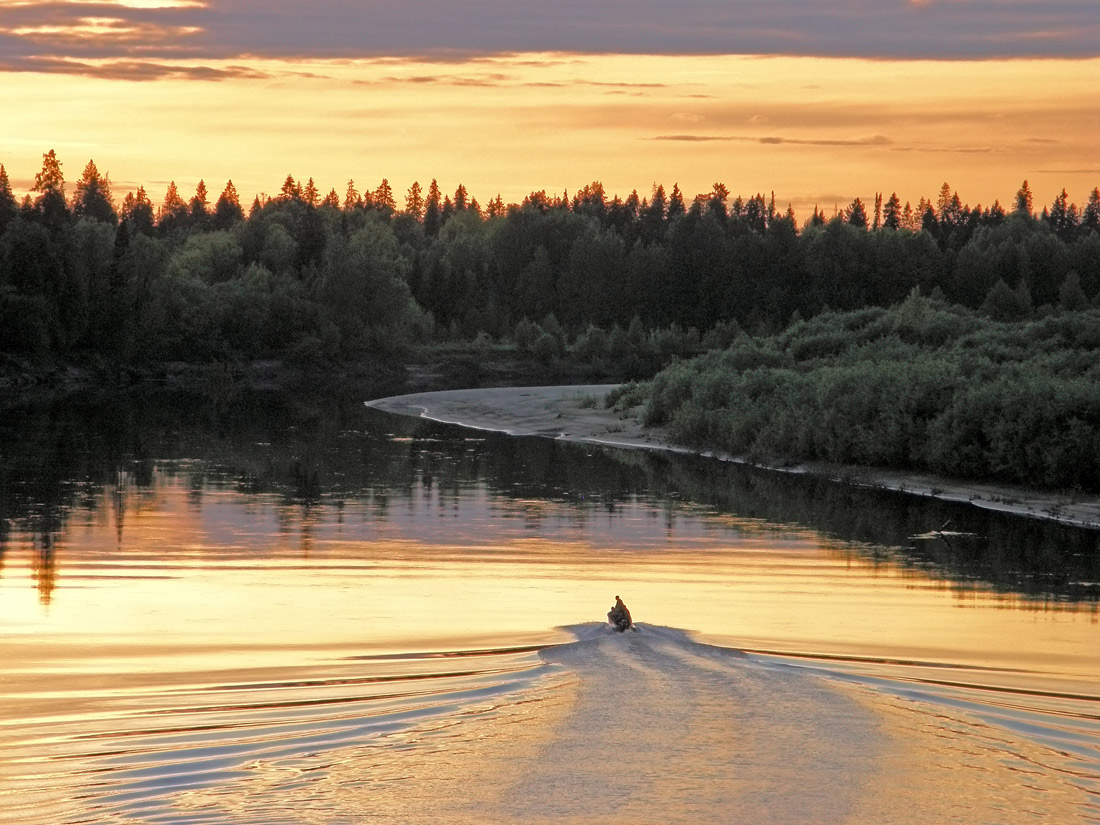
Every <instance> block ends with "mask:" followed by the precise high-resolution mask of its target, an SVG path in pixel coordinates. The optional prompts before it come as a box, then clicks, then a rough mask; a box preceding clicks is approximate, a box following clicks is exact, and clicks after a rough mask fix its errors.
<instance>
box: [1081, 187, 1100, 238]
mask: <svg viewBox="0 0 1100 825" xmlns="http://www.w3.org/2000/svg"><path fill="white" fill-rule="evenodd" d="M1081 226H1082V227H1083V228H1084V229H1085V231H1086V232H1087V231H1089V230H1092V231H1094V232H1100V187H1097V188H1095V189H1093V190H1092V192H1090V193H1089V202H1088V205H1087V206H1086V207H1085V211H1084V212H1083V213H1082V215H1081Z"/></svg>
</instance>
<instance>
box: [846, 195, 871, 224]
mask: <svg viewBox="0 0 1100 825" xmlns="http://www.w3.org/2000/svg"><path fill="white" fill-rule="evenodd" d="M845 215H846V217H847V219H848V223H850V224H851V225H852V226H857V227H859V228H860V229H866V228H867V207H865V206H864V205H863V200H862V199H861V198H856V199H855V200H854V201H852V203H851V204H850V205H849V206H848V209H847V210H846V211H845Z"/></svg>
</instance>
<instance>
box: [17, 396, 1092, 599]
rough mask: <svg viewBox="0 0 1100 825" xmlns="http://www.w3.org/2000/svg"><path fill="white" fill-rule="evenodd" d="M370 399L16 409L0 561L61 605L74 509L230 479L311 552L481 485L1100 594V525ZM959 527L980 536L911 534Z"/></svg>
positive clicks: (535, 501) (188, 399)
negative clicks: (319, 536)
mask: <svg viewBox="0 0 1100 825" xmlns="http://www.w3.org/2000/svg"><path fill="white" fill-rule="evenodd" d="M366 396H367V393H366V392H363V391H360V392H356V393H355V394H354V397H351V398H347V399H341V398H339V397H337V398H332V397H311V396H308V395H297V396H295V397H293V398H291V397H287V396H278V395H275V394H257V393H249V392H239V393H235V394H234V395H233V397H232V398H230V399H229V400H226V398H225V397H222V398H221V399H220V400H219V401H218V402H217V403H215V402H212V401H207V400H203V399H201V398H197V397H195V396H191V395H185V394H180V393H168V392H161V393H157V394H150V393H145V394H140V393H135V394H132V395H129V396H126V395H123V396H120V397H117V398H114V397H113V398H111V399H107V400H102V399H96V400H94V401H88V402H70V403H66V404H56V405H46V406H43V407H39V408H34V409H24V410H18V411H11V410H8V411H5V418H4V421H3V423H2V424H0V491H2V492H0V565H2V564H3V555H4V548H5V546H10V544H11V538H10V535H11V533H12V532H13V531H15V532H19V533H22V534H24V535H27V536H29V537H32V538H33V542H34V546H35V547H36V548H38V551H37V555H36V558H35V559H34V560H33V562H32V564H33V569H34V576H35V581H36V582H37V584H38V586H39V588H40V592H41V593H42V594H43V599H44V600H47V599H48V598H49V593H50V592H51V591H52V588H53V587H54V584H55V581H56V564H55V563H56V558H55V555H56V554H55V551H54V547H55V545H54V538H55V537H61V536H63V535H64V532H65V529H66V525H67V522H68V520H69V514H70V513H71V512H72V510H73V509H74V508H80V509H86V510H90V511H95V510H97V509H99V508H103V507H112V508H113V513H112V515H113V517H114V527H115V530H116V533H117V536H118V543H119V546H120V547H122V546H123V540H124V535H125V521H126V518H127V516H128V514H130V513H133V512H135V511H136V510H139V509H141V507H142V506H143V504H144V501H145V499H155V498H156V490H155V485H156V484H157V483H158V479H166V480H170V481H172V482H173V483H180V484H181V486H182V487H183V488H184V489H186V490H188V491H189V496H190V501H191V504H192V506H193V507H196V508H197V507H201V506H202V503H203V502H202V497H203V495H204V492H206V491H209V490H211V489H215V488H221V489H231V490H235V491H238V492H240V493H241V494H243V495H246V496H265V497H274V498H275V500H276V504H277V506H276V512H277V518H278V520H279V531H280V534H281V536H282V540H283V541H284V542H286V543H287V545H288V546H296V549H298V550H300V552H302V553H303V554H308V553H309V552H310V551H311V545H312V536H313V535H314V532H315V527H316V525H317V524H318V523H319V522H320V521H321V520H323V517H324V516H325V515H326V513H327V512H328V511H329V510H330V508H336V509H337V510H338V511H340V512H342V509H341V508H342V507H343V506H344V503H345V502H351V501H358V502H360V503H363V502H367V503H369V509H370V512H371V514H372V516H371V517H372V518H374V519H377V520H379V521H385V520H386V519H387V518H388V515H387V514H388V513H389V512H390V511H391V510H392V509H393V508H400V507H406V506H407V507H413V506H420V505H419V504H418V503H419V502H427V501H431V502H433V506H435V507H438V508H440V510H442V511H446V510H450V509H456V508H457V507H458V505H459V504H460V503H461V502H462V501H463V499H464V496H465V495H466V493H467V492H468V491H469V490H470V489H471V488H473V487H475V486H476V485H484V486H485V487H487V488H488V489H489V490H490V491H491V492H492V493H493V494H494V496H496V497H497V498H498V499H499V500H500V501H502V502H503V503H502V504H500V505H499V506H500V507H503V508H505V509H506V512H507V513H508V514H509V515H514V516H516V517H518V518H520V519H522V522H523V524H524V525H525V526H526V527H528V528H530V529H532V530H537V529H538V527H539V525H540V522H541V519H542V518H543V513H544V512H545V506H544V505H543V504H542V502H545V501H546V500H547V499H549V500H552V501H554V502H556V503H558V504H564V505H567V506H566V507H565V508H564V510H565V512H566V513H567V514H568V517H569V518H571V519H575V520H576V522H577V523H578V524H580V525H583V524H584V523H585V521H586V520H587V519H589V518H590V517H592V516H593V515H594V514H597V513H601V514H602V513H608V512H611V513H613V512H615V510H616V509H617V508H618V507H619V506H620V505H621V504H622V503H624V502H630V501H633V500H635V499H637V498H639V497H652V498H653V499H655V500H657V501H663V502H665V521H666V522H667V521H668V520H669V519H671V518H673V516H674V515H675V513H676V512H678V511H679V510H681V509H682V508H683V507H685V506H691V504H692V503H694V504H695V505H698V506H701V507H702V508H703V512H705V513H709V514H712V515H713V517H714V519H715V523H716V524H719V525H720V524H721V521H722V514H732V515H734V516H736V517H737V519H738V524H739V525H743V524H744V523H745V521H746V520H750V521H751V520H758V521H759V522H760V523H761V529H768V525H774V524H781V525H798V526H801V527H804V528H807V529H812V530H816V531H820V532H821V533H823V534H825V535H826V536H827V537H832V538H835V539H836V540H837V546H836V549H835V552H844V553H854V554H858V555H859V556H860V558H861V560H862V561H864V562H868V563H872V564H875V563H879V564H887V565H897V564H900V565H902V567H903V568H908V569H911V570H912V571H913V573H914V575H926V574H929V575H932V576H933V577H936V576H942V577H943V578H944V579H945V584H947V585H948V586H950V587H952V588H953V589H955V590H956V591H957V592H959V593H960V596H962V595H964V594H965V592H966V591H967V590H968V589H970V588H973V587H984V586H986V584H985V583H988V584H991V585H993V586H994V587H995V588H996V589H997V590H999V591H1001V592H1003V593H1005V594H1013V593H1016V594H1022V595H1024V596H1025V597H1027V598H1029V599H1034V600H1038V599H1042V598H1047V599H1059V600H1067V601H1071V602H1072V601H1091V602H1096V601H1097V600H1098V597H1100V594H1098V593H1097V592H1096V591H1097V588H1095V587H1090V586H1088V584H1087V583H1088V582H1096V581H1098V580H1100V546H1098V544H1100V532H1094V531H1084V530H1075V529H1071V528H1066V527H1062V526H1059V525H1056V524H1051V523H1045V522H1040V521H1035V520H1028V519H1020V518H1009V517H1005V516H1002V515H998V514H995V513H989V512H985V511H981V510H978V509H977V508H974V507H970V506H967V505H954V504H949V503H945V502H942V501H934V500H928V499H919V498H916V497H914V496H909V495H904V494H896V493H888V492H882V491H874V490H862V489H857V488H854V487H850V486H845V485H838V484H834V483H830V482H827V481H824V480H822V479H817V478H812V477H805V476H796V475H788V474H782V473H774V472H765V471H760V470H755V469H752V468H746V467H741V466H738V465H731V464H725V463H721V462H716V461H710V460H704V459H698V458H693V457H691V456H682V455H673V454H660V453H650V452H648V451H628V450H615V449H610V448H598V447H591V446H585V445H570V444H562V443H560V442H554V441H551V440H548V439H537V438H522V439H521V438H510V437H506V436H496V435H492V434H484V433H477V434H475V433H472V432H471V431H469V430H462V429H458V428H452V427H446V426H442V425H436V424H433V423H431V422H427V421H421V420H418V419H413V418H404V417H399V416H391V415H387V414H385V413H379V412H377V411H374V410H368V409H366V408H365V407H364V406H363V404H362V401H361V399H362V398H363V397H366ZM494 506H498V505H494ZM556 512H557V513H558V514H559V515H560V513H561V512H562V508H556ZM948 521H950V523H951V529H952V530H957V531H959V532H963V533H973V534H975V535H976V537H975V538H965V537H960V538H957V539H951V538H948V539H936V540H930V541H919V542H918V541H914V540H913V539H912V538H911V537H912V536H914V535H918V534H922V533H927V532H928V531H929V530H935V529H937V528H939V527H940V526H941V525H943V524H944V523H945V522H948ZM666 527H667V524H662V523H661V522H659V521H655V522H654V525H653V529H655V530H660V529H665V528H666ZM883 548H889V549H886V550H884V549H883ZM9 552H10V551H9ZM0 573H2V567H0ZM1035 604H1036V605H1038V604H1040V602H1039V601H1035Z"/></svg>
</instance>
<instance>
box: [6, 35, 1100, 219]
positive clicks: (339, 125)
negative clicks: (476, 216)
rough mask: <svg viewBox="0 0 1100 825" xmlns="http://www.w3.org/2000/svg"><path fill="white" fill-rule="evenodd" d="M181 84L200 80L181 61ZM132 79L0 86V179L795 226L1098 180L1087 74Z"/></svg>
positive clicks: (778, 67) (720, 67) (419, 71)
mask: <svg viewBox="0 0 1100 825" xmlns="http://www.w3.org/2000/svg"><path fill="white" fill-rule="evenodd" d="M193 67H194V68H199V67H200V64H199V63H195V64H194V66H193ZM201 67H205V68H206V69H210V70H214V71H219V72H221V73H222V74H221V79H220V80H217V81H205V80H196V79H194V77H193V76H192V75H187V74H184V76H178V77H173V76H171V75H168V76H161V77H158V78H156V79H151V80H144V81H137V80H126V79H120V78H117V77H97V76H88V75H87V74H83V75H82V74H61V73H40V72H19V73H8V74H6V75H3V85H2V91H0V105H2V107H3V110H4V112H5V116H4V118H3V120H2V121H0V163H3V164H4V165H5V167H6V168H7V170H8V174H9V175H10V177H11V178H12V183H13V186H14V187H15V188H16V189H17V190H23V189H25V188H27V187H28V186H29V185H30V183H31V182H32V181H33V177H34V174H35V173H36V172H37V171H38V169H39V168H40V167H41V158H42V154H43V153H44V152H46V151H47V150H48V149H51V148H52V149H55V150H56V151H57V153H58V156H59V157H60V158H61V160H62V162H63V164H64V171H65V175H66V179H67V180H69V181H73V180H75V179H76V178H78V177H79V175H80V172H81V170H82V169H83V166H84V164H85V163H86V162H87V161H88V159H94V160H95V161H96V164H97V166H98V168H99V169H100V171H101V172H107V173H109V174H110V176H111V180H112V182H113V184H114V190H115V193H116V195H117V197H118V198H119V199H121V196H122V195H124V194H125V193H126V192H127V191H129V190H130V189H133V188H135V187H136V186H137V185H139V184H141V185H144V186H145V187H146V189H147V190H148V191H149V193H150V196H151V197H152V199H153V200H154V202H155V203H159V201H160V200H161V199H162V197H163V194H164V191H165V188H166V186H167V183H168V181H169V180H170V179H174V180H175V181H176V182H177V183H178V185H179V187H180V191H181V193H183V194H184V195H185V196H189V195H190V193H192V192H193V191H194V187H195V185H196V184H197V183H198V181H199V179H200V178H203V179H205V181H206V183H207V186H208V188H209V189H210V190H211V192H212V194H213V195H214V196H216V194H217V193H218V192H220V191H221V188H222V187H223V186H224V184H225V181H226V180H227V179H229V178H232V179H233V181H234V182H235V184H236V186H237V188H238V190H239V191H240V192H241V194H242V197H244V198H247V199H251V197H252V195H254V194H256V193H259V192H268V193H274V192H277V191H278V189H279V187H280V185H281V183H282V181H283V179H284V178H285V176H286V175H287V174H293V175H294V176H295V177H296V178H301V179H302V180H304V179H306V178H308V177H313V178H314V179H315V181H316V183H317V185H318V188H319V189H320V190H321V191H322V192H326V191H328V189H329V188H335V189H336V190H337V191H338V192H339V193H340V195H341V197H342V196H343V193H344V189H345V187H346V184H347V180H348V178H353V179H354V180H355V181H356V184H357V186H358V188H359V189H360V190H363V189H368V188H369V189H373V188H374V187H375V186H376V185H377V184H378V182H379V181H380V180H381V178H383V177H386V178H388V179H389V181H390V183H391V184H392V185H393V188H394V190H395V191H396V192H398V193H403V192H404V191H405V190H406V189H407V188H408V186H409V185H410V184H411V183H412V182H413V181H414V180H419V181H420V182H421V183H422V184H424V185H426V184H427V182H428V181H430V180H431V179H432V178H433V177H435V178H438V180H439V183H440V186H441V187H442V188H443V190H444V191H445V192H449V191H454V189H455V188H456V187H457V185H458V184H459V183H463V184H465V185H466V187H467V188H468V189H469V190H470V192H471V193H472V194H473V195H474V196H475V197H477V198H478V199H479V200H480V201H481V202H482V203H483V204H484V203H485V202H487V201H488V200H489V199H490V198H491V197H492V196H494V195H496V194H498V193H499V194H501V195H502V196H503V197H504V199H505V201H518V200H521V199H522V198H523V197H524V195H526V194H527V193H529V192H531V191H533V190H538V189H543V188H545V189H547V190H549V191H551V192H560V191H562V190H565V189H568V190H569V191H570V192H573V191H575V190H576V189H577V188H579V187H581V186H583V185H584V184H586V183H589V182H591V181H593V180H600V181H602V182H603V183H604V185H605V187H606V189H607V191H608V192H609V194H615V193H618V194H620V195H622V196H624V197H625V196H626V195H627V194H629V192H630V190H631V189H634V188H637V189H638V191H639V193H640V194H642V195H646V194H648V193H649V191H650V189H651V187H652V184H653V183H654V182H658V183H663V184H664V185H665V186H666V187H667V188H671V186H672V184H673V183H679V185H680V187H681V189H682V190H683V191H684V192H685V194H686V195H688V196H691V195H694V194H695V193H697V192H701V191H706V190H709V188H710V186H711V184H712V183H714V182H715V181H722V182H724V183H726V185H727V186H728V187H729V189H730V191H731V192H732V193H733V194H734V195H737V194H742V195H745V196H749V195H753V194H755V193H756V192H765V193H767V192H770V191H772V190H774V191H775V193H776V198H777V200H778V201H779V202H780V203H781V204H786V203H788V202H790V203H792V204H793V205H794V207H795V209H796V211H797V212H798V213H799V216H800V217H802V218H805V217H806V216H807V213H808V212H810V211H811V210H812V208H813V206H814V205H815V204H820V205H821V207H822V208H823V209H826V210H829V211H831V210H832V208H833V206H834V205H835V204H839V205H840V206H841V207H843V206H844V205H846V204H847V203H848V202H850V201H851V199H852V198H854V197H856V196H860V197H862V198H864V199H865V200H869V199H871V198H873V197H874V193H875V192H879V191H881V192H885V193H887V194H889V193H890V192H891V191H897V192H898V194H899V195H900V196H901V198H902V201H903V202H904V201H905V200H911V201H912V202H913V203H914V204H915V203H916V201H917V200H918V199H919V198H920V197H921V196H922V195H924V196H928V197H934V196H935V195H936V193H937V192H938V190H939V188H940V185H941V184H942V183H943V182H944V181H947V182H949V183H950V184H951V186H952V187H953V188H955V189H956V190H957V191H958V192H959V194H960V196H961V197H962V199H963V200H964V201H965V202H968V203H970V204H971V205H975V204H977V203H982V204H985V205H988V204H990V203H991V202H992V201H993V200H994V199H1000V200H1001V202H1002V203H1004V202H1010V201H1011V198H1012V196H1013V194H1014V192H1015V190H1016V188H1017V187H1018V186H1019V184H1020V182H1021V181H1022V180H1023V179H1025V178H1026V179H1028V180H1029V181H1030V182H1031V186H1032V189H1033V191H1034V192H1035V197H1036V204H1037V207H1038V205H1040V204H1046V203H1049V202H1050V201H1051V200H1053V198H1054V196H1055V195H1056V194H1057V193H1058V192H1059V191H1060V190H1061V188H1062V187H1063V186H1064V187H1066V188H1067V189H1068V190H1069V194H1070V199H1071V200H1073V201H1076V202H1078V203H1080V204H1084V203H1085V201H1086V200H1087V198H1088V192H1089V191H1091V189H1092V188H1093V187H1095V186H1097V185H1100V146H1098V144H1097V142H1096V135H1097V134H1098V133H1100V107H1098V106H1097V105H1096V102H1097V99H1098V96H1097V92H1098V91H1100V59H1044V60H1024V59H1019V60H983V61H968V62H954V61H912V60H870V59H857V58H846V59H838V58H816V57H752V56H714V55H703V56H699V55H694V56H638V55H629V56H616V55H578V54H564V53H553V54H550V53H538V54H520V55H512V56H494V57H482V58H473V59H467V60H462V61H457V62H439V61H426V60H418V59H410V58H378V59H357V60H332V59H326V60H293V61H291V60H270V59H255V58H253V59H250V60H249V61H248V63H247V71H245V70H244V69H243V68H242V64H240V63H239V62H235V61H230V62H216V61H209V60H207V61H202V62H201Z"/></svg>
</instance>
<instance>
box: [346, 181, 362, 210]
mask: <svg viewBox="0 0 1100 825" xmlns="http://www.w3.org/2000/svg"><path fill="white" fill-rule="evenodd" d="M362 205H363V198H362V197H361V196H360V195H359V190H357V189H356V188H355V181H354V180H352V179H351V178H348V188H347V190H346V191H345V192H344V211H345V212H350V211H351V210H353V209H355V208H356V207H358V206H362Z"/></svg>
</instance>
